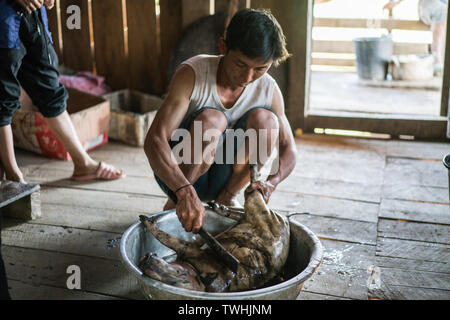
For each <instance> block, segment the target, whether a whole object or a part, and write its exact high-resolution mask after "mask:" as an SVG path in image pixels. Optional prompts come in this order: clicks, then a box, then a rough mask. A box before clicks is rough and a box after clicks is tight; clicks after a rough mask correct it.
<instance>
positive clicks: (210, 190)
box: [155, 106, 278, 203]
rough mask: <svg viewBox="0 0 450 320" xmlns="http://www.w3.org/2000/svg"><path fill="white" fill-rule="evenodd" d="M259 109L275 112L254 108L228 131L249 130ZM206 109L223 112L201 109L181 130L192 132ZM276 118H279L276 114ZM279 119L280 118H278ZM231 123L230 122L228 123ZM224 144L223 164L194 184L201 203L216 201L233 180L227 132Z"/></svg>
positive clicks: (172, 144)
mask: <svg viewBox="0 0 450 320" xmlns="http://www.w3.org/2000/svg"><path fill="white" fill-rule="evenodd" d="M258 108H263V109H266V110H269V111H272V112H273V113H274V114H275V112H274V111H273V110H272V109H271V108H269V107H267V106H259V107H253V108H251V109H250V110H248V111H247V112H246V113H245V114H244V115H243V116H242V117H241V118H240V119H239V120H238V121H237V122H236V123H235V125H234V126H233V127H230V126H228V128H227V129H233V130H235V131H236V130H238V129H242V130H244V131H245V130H246V129H247V118H248V116H249V115H250V113H251V112H252V111H254V110H255V109H258ZM205 109H215V110H219V111H221V110H220V109H219V108H216V107H205V108H200V109H198V110H197V111H195V112H194V113H193V114H192V115H190V116H189V117H188V118H187V119H186V120H185V121H184V122H183V123H182V124H181V126H180V129H186V130H190V128H191V126H192V123H193V122H194V120H195V118H196V117H197V116H198V115H199V114H200V113H201V112H202V111H204V110H205ZM275 116H277V115H276V114H275ZM277 117H278V116H277ZM228 123H229V121H228ZM221 139H224V140H223V143H222V146H223V157H224V159H223V161H222V163H221V164H219V163H216V162H214V163H213V164H212V165H211V167H210V168H209V170H208V171H207V172H206V173H205V174H203V175H202V176H201V177H200V178H198V180H197V181H196V182H195V183H194V188H195V191H196V192H197V195H198V196H199V198H200V200H201V201H211V200H215V199H216V198H217V196H218V195H219V193H220V192H221V191H222V189H223V188H224V187H225V185H226V184H227V182H228V180H229V179H230V178H231V175H232V174H233V164H227V163H226V159H225V156H226V154H227V151H226V145H227V143H226V139H227V135H226V131H225V132H224V133H223V134H222V138H221ZM181 141H182V140H181ZM181 141H172V140H171V141H169V145H170V148H171V149H173V148H174V147H175V146H176V145H178V144H179V143H181ZM233 145H234V156H236V154H237V151H238V150H239V147H240V145H239V143H238V141H237V139H236V140H235V141H234V144H233ZM155 179H156V181H157V182H158V184H159V186H160V187H161V189H162V190H163V191H164V193H165V194H167V196H168V197H169V198H171V199H172V201H174V202H175V203H176V202H177V198H176V195H175V193H174V192H173V191H172V190H170V189H169V187H167V185H166V184H165V183H164V182H163V181H162V180H161V179H160V178H158V176H157V175H156V174H155Z"/></svg>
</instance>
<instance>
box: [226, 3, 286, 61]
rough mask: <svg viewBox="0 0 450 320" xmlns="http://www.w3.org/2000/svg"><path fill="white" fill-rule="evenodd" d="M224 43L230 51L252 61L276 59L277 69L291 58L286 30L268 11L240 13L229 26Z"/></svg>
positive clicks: (250, 10) (248, 10)
mask: <svg viewBox="0 0 450 320" xmlns="http://www.w3.org/2000/svg"><path fill="white" fill-rule="evenodd" d="M225 43H226V45H227V49H228V50H239V51H240V52H242V53H243V54H244V55H245V56H247V57H249V58H251V59H254V58H263V59H264V61H268V60H270V59H273V61H274V64H275V66H277V65H278V64H279V63H280V62H282V61H284V60H286V59H287V58H288V57H289V53H288V51H287V49H286V38H285V36H284V34H283V30H282V29H281V26H280V24H279V23H278V21H277V20H276V19H275V17H274V16H273V15H272V14H271V13H270V12H269V11H268V10H266V9H262V10H254V9H244V10H240V11H238V12H237V13H236V14H235V15H234V16H233V18H232V19H231V21H230V24H229V25H228V28H227V30H226V34H225Z"/></svg>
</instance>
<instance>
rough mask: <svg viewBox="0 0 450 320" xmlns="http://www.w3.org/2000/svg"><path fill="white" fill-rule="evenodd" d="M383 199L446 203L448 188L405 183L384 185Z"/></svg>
mask: <svg viewBox="0 0 450 320" xmlns="http://www.w3.org/2000/svg"><path fill="white" fill-rule="evenodd" d="M382 197H383V198H384V199H397V200H411V201H424V202H433V203H442V204H447V205H448V201H449V199H448V188H439V187H436V188H435V187H426V186H425V187H422V186H411V185H405V184H395V185H384V186H383V193H382Z"/></svg>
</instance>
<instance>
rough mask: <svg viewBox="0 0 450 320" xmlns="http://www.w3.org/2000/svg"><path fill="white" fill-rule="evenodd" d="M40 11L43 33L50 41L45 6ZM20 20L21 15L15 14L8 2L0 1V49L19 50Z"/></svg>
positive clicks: (13, 0) (5, 0)
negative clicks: (44, 32)
mask: <svg viewBox="0 0 450 320" xmlns="http://www.w3.org/2000/svg"><path fill="white" fill-rule="evenodd" d="M12 2H13V3H15V0H12ZM40 10H41V15H42V21H43V22H44V26H45V31H46V32H47V35H48V37H49V39H50V41H51V39H52V37H51V34H50V31H49V30H48V19H47V11H46V10H45V6H42V7H41V9H40ZM21 20H22V15H20V14H17V12H16V10H15V9H14V8H13V7H12V5H11V3H10V2H9V1H7V0H0V48H8V49H19V48H20V37H19V30H20V22H21Z"/></svg>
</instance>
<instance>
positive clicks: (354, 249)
mask: <svg viewBox="0 0 450 320" xmlns="http://www.w3.org/2000/svg"><path fill="white" fill-rule="evenodd" d="M320 242H321V243H322V246H323V248H324V254H323V259H322V264H323V265H330V266H332V267H334V268H335V269H336V270H337V271H339V270H341V271H346V269H360V270H367V269H368V268H369V267H370V266H373V265H377V264H376V257H375V251H376V246H373V245H366V244H358V243H347V242H342V241H334V240H325V239H322V240H320ZM344 273H345V272H344Z"/></svg>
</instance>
